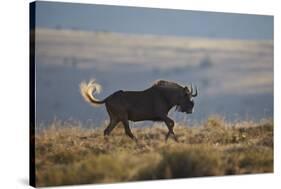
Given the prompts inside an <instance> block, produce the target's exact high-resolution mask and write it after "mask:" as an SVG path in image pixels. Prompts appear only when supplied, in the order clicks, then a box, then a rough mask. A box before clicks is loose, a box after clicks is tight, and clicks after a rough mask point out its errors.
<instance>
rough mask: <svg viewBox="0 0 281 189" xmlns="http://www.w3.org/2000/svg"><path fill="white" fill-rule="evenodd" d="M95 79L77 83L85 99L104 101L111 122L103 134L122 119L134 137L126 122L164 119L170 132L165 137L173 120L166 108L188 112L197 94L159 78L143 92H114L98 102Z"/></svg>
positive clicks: (129, 133) (96, 101) (108, 131)
mask: <svg viewBox="0 0 281 189" xmlns="http://www.w3.org/2000/svg"><path fill="white" fill-rule="evenodd" d="M98 86H99V85H98V84H97V83H96V82H95V81H91V82H89V83H88V84H86V83H82V84H81V85H80V88H81V94H82V95H83V97H84V98H85V100H86V101H88V102H90V103H93V104H102V103H105V106H106V110H107V112H108V114H109V117H110V123H109V125H108V127H107V128H106V129H105V131H104V135H109V134H110V132H111V131H112V129H113V128H114V127H115V126H116V125H117V124H118V123H119V122H122V123H123V125H124V128H125V133H126V134H127V135H128V136H129V137H131V138H132V139H134V140H136V138H135V136H134V135H133V134H132V132H131V130H130V128H129V122H128V121H144V120H151V121H163V122H165V123H166V125H167V127H168V129H169V131H168V133H167V135H166V139H168V137H169V135H170V134H173V135H174V137H175V140H177V138H176V136H175V134H174V132H173V127H174V121H173V120H172V119H170V118H169V117H168V112H169V110H170V109H171V108H172V107H174V106H177V107H178V108H177V109H178V110H179V111H182V112H186V113H191V112H192V110H193V106H194V102H193V99H192V97H194V96H197V89H196V94H195V95H194V94H192V88H191V91H190V90H189V89H188V88H187V87H182V86H180V85H178V84H176V83H173V82H169V81H163V80H160V81H158V82H157V83H155V84H154V85H153V86H151V87H150V88H148V89H146V90H144V91H122V90H120V91H117V92H115V93H113V94H112V95H110V96H108V97H107V98H105V99H104V100H102V101H98V100H97V99H95V98H94V96H93V95H92V93H93V92H95V91H96V88H98Z"/></svg>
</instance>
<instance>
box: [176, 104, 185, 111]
mask: <svg viewBox="0 0 281 189" xmlns="http://www.w3.org/2000/svg"><path fill="white" fill-rule="evenodd" d="M175 110H176V111H177V112H184V110H183V107H182V106H181V105H176V109H175Z"/></svg>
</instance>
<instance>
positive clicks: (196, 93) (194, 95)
mask: <svg viewBox="0 0 281 189" xmlns="http://www.w3.org/2000/svg"><path fill="white" fill-rule="evenodd" d="M192 93H193V87H192V84H191V96H193V97H196V96H197V95H198V92H197V87H196V86H195V94H192Z"/></svg>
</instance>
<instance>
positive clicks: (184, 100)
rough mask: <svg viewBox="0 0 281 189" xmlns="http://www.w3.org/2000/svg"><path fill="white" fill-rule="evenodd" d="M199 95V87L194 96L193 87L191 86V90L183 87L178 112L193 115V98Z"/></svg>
mask: <svg viewBox="0 0 281 189" xmlns="http://www.w3.org/2000/svg"><path fill="white" fill-rule="evenodd" d="M197 95H198V92H197V87H195V93H194V94H193V87H192V85H191V87H190V89H189V88H188V87H187V86H186V87H183V91H182V94H181V96H180V97H179V104H177V107H176V110H177V111H180V112H185V113H187V114H191V113H192V112H193V109H194V100H193V97H196V96H197Z"/></svg>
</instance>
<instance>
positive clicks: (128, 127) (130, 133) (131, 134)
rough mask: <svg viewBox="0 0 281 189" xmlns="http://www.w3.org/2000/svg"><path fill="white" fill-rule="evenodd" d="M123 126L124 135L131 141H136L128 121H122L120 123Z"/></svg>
mask: <svg viewBox="0 0 281 189" xmlns="http://www.w3.org/2000/svg"><path fill="white" fill-rule="evenodd" d="M122 123H123V125H124V129H125V133H126V135H128V136H129V137H130V138H131V139H133V140H134V141H135V142H138V141H137V138H136V137H135V136H134V135H133V133H132V131H131V129H130V126H129V121H128V120H124V121H122Z"/></svg>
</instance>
